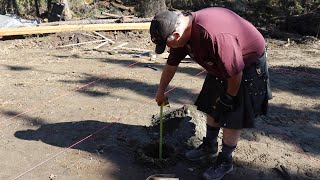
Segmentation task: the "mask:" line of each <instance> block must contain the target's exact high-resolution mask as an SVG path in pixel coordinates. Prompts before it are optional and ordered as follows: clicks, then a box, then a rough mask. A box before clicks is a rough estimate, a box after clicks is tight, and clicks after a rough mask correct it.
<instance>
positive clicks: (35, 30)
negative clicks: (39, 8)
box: [0, 23, 150, 36]
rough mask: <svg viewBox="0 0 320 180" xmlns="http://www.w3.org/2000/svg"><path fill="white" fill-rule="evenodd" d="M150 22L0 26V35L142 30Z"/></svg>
mask: <svg viewBox="0 0 320 180" xmlns="http://www.w3.org/2000/svg"><path fill="white" fill-rule="evenodd" d="M149 27H150V23H110V24H87V25H60V26H38V27H19V28H0V36H12V35H26V34H46V33H56V32H63V31H110V30H143V29H146V30H147V29H149Z"/></svg>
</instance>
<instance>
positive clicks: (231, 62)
mask: <svg viewBox="0 0 320 180" xmlns="http://www.w3.org/2000/svg"><path fill="white" fill-rule="evenodd" d="M214 44H215V46H216V47H215V48H216V49H217V50H218V52H216V53H218V56H219V59H220V60H221V61H222V64H223V65H224V67H225V70H226V71H227V74H228V76H229V77H231V76H233V75H235V74H238V73H240V72H241V71H242V70H243V69H244V67H245V64H244V61H243V57H242V48H241V45H240V44H239V41H238V39H237V37H236V36H235V35H233V34H227V33H223V34H218V35H216V37H215V43H214Z"/></svg>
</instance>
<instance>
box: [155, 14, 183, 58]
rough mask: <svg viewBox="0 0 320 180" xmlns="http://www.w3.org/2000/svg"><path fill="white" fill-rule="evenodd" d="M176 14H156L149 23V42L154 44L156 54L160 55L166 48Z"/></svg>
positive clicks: (174, 23) (172, 30)
mask: <svg viewBox="0 0 320 180" xmlns="http://www.w3.org/2000/svg"><path fill="white" fill-rule="evenodd" d="M177 19H178V14H177V13H175V12H174V11H169V10H166V11H163V12H160V13H158V14H157V15H156V16H155V17H154V18H153V19H152V21H151V25H150V35H151V41H152V42H153V43H155V44H156V49H155V51H156V53H157V54H162V53H163V52H164V50H165V48H166V44H167V38H168V37H169V36H170V35H171V34H172V33H173V32H174V30H175V26H176V22H177Z"/></svg>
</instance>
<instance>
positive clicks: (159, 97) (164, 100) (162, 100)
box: [156, 91, 169, 106]
mask: <svg viewBox="0 0 320 180" xmlns="http://www.w3.org/2000/svg"><path fill="white" fill-rule="evenodd" d="M156 102H157V104H158V105H159V106H161V105H162V104H163V105H167V104H169V101H168V97H167V96H166V95H164V93H163V92H160V91H157V94H156Z"/></svg>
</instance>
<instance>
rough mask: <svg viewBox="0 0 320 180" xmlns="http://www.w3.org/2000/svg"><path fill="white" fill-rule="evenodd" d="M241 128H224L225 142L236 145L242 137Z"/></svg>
mask: <svg viewBox="0 0 320 180" xmlns="http://www.w3.org/2000/svg"><path fill="white" fill-rule="evenodd" d="M240 134H241V129H228V128H224V129H223V142H224V143H225V144H228V145H232V146H236V145H237V143H238V141H239V139H240Z"/></svg>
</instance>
